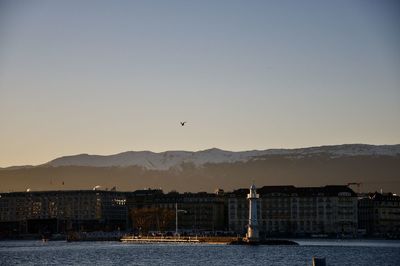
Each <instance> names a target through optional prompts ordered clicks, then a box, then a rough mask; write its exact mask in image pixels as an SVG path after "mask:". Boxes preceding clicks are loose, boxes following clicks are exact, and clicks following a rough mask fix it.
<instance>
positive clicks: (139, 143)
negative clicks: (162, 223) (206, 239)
mask: <svg viewBox="0 0 400 266" xmlns="http://www.w3.org/2000/svg"><path fill="white" fill-rule="evenodd" d="M180 121H187V124H186V125H185V126H184V127H182V126H180V123H179V122H180ZM0 132H1V133H0V167H7V166H12V165H28V164H33V165H36V164H41V163H45V162H47V161H50V160H52V159H54V158H56V157H59V156H64V155H73V154H79V153H89V154H105V155H106V154H115V153H119V152H123V151H128V150H134V151H140V150H151V151H154V152H162V151H166V150H189V151H197V150H204V149H209V148H213V147H217V148H220V149H225V150H232V151H243V150H253V149H258V150H263V149H268V148H294V147H308V146H319V145H333V144H343V143H368V144H398V143H400V2H399V1H385V0H382V1H375V0H360V1H356V0H351V1H349V0H338V1H320V0H318V1H308V0H305V1H295V0H293V1H286V0H283V1H281V0H279V1H256V0H252V1H244V0H243V1H235V0H232V1H222V0H218V1H215V0H213V1H194V0H181V1H173V0H170V1H122V0H117V1H50V0H49V1H46V0H43V1H11V0H10V1H5V0H0Z"/></svg>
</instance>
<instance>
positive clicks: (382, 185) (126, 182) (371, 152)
mask: <svg viewBox="0 0 400 266" xmlns="http://www.w3.org/2000/svg"><path fill="white" fill-rule="evenodd" d="M0 181H1V183H2V185H1V187H0V191H20V190H26V189H27V188H30V189H31V190H58V189H91V188H92V187H94V186H96V185H100V186H101V187H103V188H104V189H105V188H111V187H113V186H116V187H117V188H118V189H119V190H127V191H128V190H134V189H141V188H144V187H157V188H158V187H161V188H163V189H164V190H167V191H168V190H179V191H193V192H195V191H213V190H214V189H215V188H217V187H218V188H223V189H226V190H232V189H236V188H241V187H248V186H249V184H250V183H251V182H253V181H254V182H256V184H257V185H258V186H264V185H288V184H292V185H296V186H319V185H326V184H347V183H361V185H359V186H357V187H353V188H354V189H355V190H362V191H374V190H380V189H384V190H385V191H389V190H390V191H392V192H396V191H397V192H399V191H400V145H367V144H344V145H332V146H320V147H310V148H300V149H268V150H252V151H243V152H231V151H224V150H220V149H216V148H213V149H209V150H204V151H197V152H191V151H166V152H161V153H155V152H151V151H128V152H123V153H119V154H115V155H88V154H79V155H73V156H64V157H60V158H56V159H54V160H52V161H50V162H47V163H44V164H41V165H37V166H21V167H18V166H14V167H8V168H2V169H0Z"/></svg>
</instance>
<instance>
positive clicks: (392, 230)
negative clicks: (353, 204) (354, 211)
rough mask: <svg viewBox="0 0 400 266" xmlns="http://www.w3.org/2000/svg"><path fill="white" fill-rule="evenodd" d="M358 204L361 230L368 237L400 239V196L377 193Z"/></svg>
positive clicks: (367, 196) (369, 195)
mask: <svg viewBox="0 0 400 266" xmlns="http://www.w3.org/2000/svg"><path fill="white" fill-rule="evenodd" d="M358 204H359V205H358V213H359V215H358V216H359V228H360V229H361V230H362V231H363V232H364V233H365V234H366V235H368V236H377V237H389V238H400V196H397V195H394V194H392V193H385V194H381V193H378V192H375V193H371V194H368V195H366V196H365V197H363V198H361V199H360V200H359V202H358Z"/></svg>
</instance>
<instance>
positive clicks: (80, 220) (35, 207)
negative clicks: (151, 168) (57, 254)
mask: <svg viewBox="0 0 400 266" xmlns="http://www.w3.org/2000/svg"><path fill="white" fill-rule="evenodd" d="M125 202H126V198H125V193H123V192H117V191H103V190H72V191H38V192H36V191H35V192H11V193H1V194H0V232H1V231H3V232H8V233H10V232H14V233H40V232H42V231H50V232H53V233H55V232H66V231H69V230H74V231H93V230H118V229H120V230H123V229H125V228H126V223H127V208H126V205H125Z"/></svg>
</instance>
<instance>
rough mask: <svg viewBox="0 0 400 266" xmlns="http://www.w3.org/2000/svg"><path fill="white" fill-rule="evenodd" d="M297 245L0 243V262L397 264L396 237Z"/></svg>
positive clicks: (398, 248)
mask: <svg viewBox="0 0 400 266" xmlns="http://www.w3.org/2000/svg"><path fill="white" fill-rule="evenodd" d="M295 241H297V242H298V243H299V244H300V246H230V245H209V244H126V243H119V242H74V243H67V242H64V241H50V242H47V243H42V242H41V241H0V265H209V266H212V265H246V266H247V265H311V259H312V257H313V256H316V257H325V258H326V262H327V265H341V266H343V265H400V241H372V240H365V241H360V240H337V241H336V240H321V241H314V240H295Z"/></svg>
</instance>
